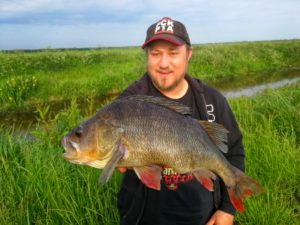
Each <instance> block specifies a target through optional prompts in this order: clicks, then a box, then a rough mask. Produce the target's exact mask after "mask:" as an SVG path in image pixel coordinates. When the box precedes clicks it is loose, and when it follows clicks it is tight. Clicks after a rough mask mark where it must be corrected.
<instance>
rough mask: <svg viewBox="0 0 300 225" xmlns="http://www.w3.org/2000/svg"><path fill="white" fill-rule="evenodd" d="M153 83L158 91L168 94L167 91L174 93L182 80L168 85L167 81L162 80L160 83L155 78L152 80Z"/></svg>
mask: <svg viewBox="0 0 300 225" xmlns="http://www.w3.org/2000/svg"><path fill="white" fill-rule="evenodd" d="M152 82H153V84H154V86H155V87H156V88H157V89H158V90H160V91H163V92H167V91H172V90H174V89H175V88H176V87H177V86H178V84H179V82H180V80H179V79H176V80H174V81H173V82H172V83H171V84H167V83H166V82H167V79H162V80H160V81H159V80H157V79H155V78H153V79H152Z"/></svg>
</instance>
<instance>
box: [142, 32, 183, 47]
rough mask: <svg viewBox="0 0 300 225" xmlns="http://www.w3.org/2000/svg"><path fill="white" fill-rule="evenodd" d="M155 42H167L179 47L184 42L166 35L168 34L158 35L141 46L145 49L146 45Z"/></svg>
mask: <svg viewBox="0 0 300 225" xmlns="http://www.w3.org/2000/svg"><path fill="white" fill-rule="evenodd" d="M157 40H163V41H168V42H170V43H172V44H173V45H176V46H180V45H183V44H184V43H185V42H184V40H182V39H180V38H178V37H176V36H174V35H168V34H159V35H155V36H154V37H152V38H150V39H149V40H147V41H145V43H144V44H143V45H142V48H145V46H146V45H148V44H149V43H150V42H152V41H157Z"/></svg>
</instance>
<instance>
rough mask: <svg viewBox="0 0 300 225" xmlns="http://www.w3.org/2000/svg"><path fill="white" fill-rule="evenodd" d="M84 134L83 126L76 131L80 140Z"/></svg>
mask: <svg viewBox="0 0 300 225" xmlns="http://www.w3.org/2000/svg"><path fill="white" fill-rule="evenodd" d="M82 134H83V129H82V126H79V127H77V128H76V130H75V135H76V137H78V138H80V137H81V135H82Z"/></svg>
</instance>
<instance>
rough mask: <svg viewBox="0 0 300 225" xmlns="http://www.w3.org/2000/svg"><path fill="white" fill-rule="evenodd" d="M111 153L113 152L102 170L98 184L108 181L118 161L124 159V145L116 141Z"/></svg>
mask: <svg viewBox="0 0 300 225" xmlns="http://www.w3.org/2000/svg"><path fill="white" fill-rule="evenodd" d="M113 151H114V152H113V154H112V157H111V158H110V160H109V161H108V162H107V164H106V165H105V167H104V168H103V170H102V173H101V175H100V177H99V184H104V183H106V182H107V181H108V180H109V178H110V177H111V175H112V173H113V171H114V169H115V168H116V166H117V164H118V162H119V161H120V159H122V158H123V157H124V155H125V152H126V147H125V145H124V144H122V143H121V141H118V143H116V145H115V147H114V150H113Z"/></svg>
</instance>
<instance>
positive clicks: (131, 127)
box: [62, 96, 262, 211]
mask: <svg viewBox="0 0 300 225" xmlns="http://www.w3.org/2000/svg"><path fill="white" fill-rule="evenodd" d="M185 114H190V109H189V108H188V107H186V106H182V105H180V104H178V103H176V102H172V101H169V100H166V99H161V98H155V97H150V96H130V97H126V98H122V99H118V100H115V101H113V102H112V103H110V104H108V105H106V106H105V107H103V108H102V109H101V110H100V111H99V112H98V113H97V114H96V115H95V116H93V117H92V118H91V119H89V120H87V121H86V122H84V123H83V124H81V125H80V126H78V127H77V128H74V129H73V130H72V131H71V132H70V133H69V134H67V135H66V136H65V137H63V138H62V145H63V146H64V149H65V153H64V154H63V157H64V159H66V160H69V161H70V162H72V163H78V164H85V165H89V166H93V167H97V168H104V169H103V171H102V173H101V176H100V178H99V181H100V182H101V183H105V182H106V181H107V180H108V179H109V177H110V176H111V174H112V172H113V170H114V169H115V168H116V167H126V168H130V169H133V170H134V171H135V173H136V174H137V176H138V177H139V179H140V180H141V182H143V183H144V184H145V185H146V186H148V187H149V188H153V189H156V190H160V179H161V171H162V167H163V166H165V165H168V166H171V167H172V168H174V170H175V171H177V172H178V173H180V174H188V173H192V174H193V176H194V177H195V178H196V179H197V180H198V181H199V182H200V183H201V184H202V185H203V186H204V187H205V188H207V189H208V190H210V191H213V180H214V179H215V178H216V175H218V176H219V177H221V179H223V181H224V183H225V184H226V186H227V188H228V193H229V195H230V199H231V201H232V203H233V205H234V207H235V208H236V209H237V210H239V211H242V210H243V200H244V198H245V197H247V196H250V195H252V194H255V193H258V192H261V191H262V187H261V186H260V185H259V183H258V182H257V181H255V180H254V179H252V178H250V177H248V176H246V175H245V174H244V173H243V172H242V171H240V170H239V169H237V168H235V167H233V166H232V165H231V164H230V163H229V162H228V161H227V160H226V158H225V157H224V155H223V153H227V144H226V142H227V130H226V129H224V127H223V126H222V125H219V124H216V123H210V122H207V121H198V120H195V119H193V118H191V117H189V116H186V115H185ZM222 152H223V153H222Z"/></svg>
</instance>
